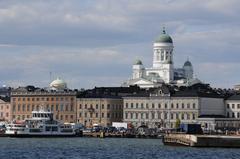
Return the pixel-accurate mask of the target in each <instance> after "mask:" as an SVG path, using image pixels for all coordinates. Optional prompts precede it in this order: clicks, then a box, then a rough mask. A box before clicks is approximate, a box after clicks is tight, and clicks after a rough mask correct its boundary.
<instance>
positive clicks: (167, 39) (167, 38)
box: [155, 28, 173, 43]
mask: <svg viewBox="0 0 240 159" xmlns="http://www.w3.org/2000/svg"><path fill="white" fill-rule="evenodd" d="M155 42H156V43H173V40H172V38H171V37H170V36H169V35H168V34H166V31H165V29H164V28H163V31H162V34H161V35H160V36H159V37H158V38H157V39H156V40H155Z"/></svg>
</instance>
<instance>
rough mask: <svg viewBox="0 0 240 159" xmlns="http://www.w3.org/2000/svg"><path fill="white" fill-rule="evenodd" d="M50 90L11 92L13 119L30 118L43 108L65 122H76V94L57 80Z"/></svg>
mask: <svg viewBox="0 0 240 159" xmlns="http://www.w3.org/2000/svg"><path fill="white" fill-rule="evenodd" d="M50 86H51V87H50V88H49V89H41V88H35V87H33V86H28V87H20V88H17V89H14V90H12V92H11V108H12V109H11V114H12V116H11V119H15V120H24V119H25V118H30V117H31V113H32V111H33V110H39V109H40V108H41V107H43V108H44V109H47V110H51V111H53V112H54V117H55V119H57V120H61V121H63V122H76V92H75V91H71V90H69V89H67V87H66V83H65V82H64V81H63V80H60V79H57V80H54V81H53V82H52V83H51V84H50Z"/></svg>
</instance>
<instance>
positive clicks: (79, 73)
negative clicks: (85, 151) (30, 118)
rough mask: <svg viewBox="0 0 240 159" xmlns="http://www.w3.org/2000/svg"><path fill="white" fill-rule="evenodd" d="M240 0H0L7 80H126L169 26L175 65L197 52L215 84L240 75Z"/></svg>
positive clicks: (2, 68)
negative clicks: (138, 60) (162, 30)
mask: <svg viewBox="0 0 240 159" xmlns="http://www.w3.org/2000/svg"><path fill="white" fill-rule="evenodd" d="M239 11H240V1H239V0H221V1H219V0H201V1H199V0H149V1H146V0H101V1H100V0H98V1H97V0H81V1H79V0H48V1H32V0H21V1H19V0H0V55H1V58H0V84H1V85H3V84H5V85H8V86H13V87H17V86H25V85H36V86H40V87H45V86H48V84H49V82H50V81H51V80H50V75H49V74H50V72H52V78H56V77H58V76H59V77H61V78H63V79H64V80H65V81H67V83H68V85H69V87H70V88H92V87H94V86H120V84H121V83H122V82H123V81H124V80H126V79H128V78H130V76H131V67H132V63H133V62H134V61H135V60H136V59H141V60H142V61H143V63H144V65H145V66H146V67H150V66H151V65H152V55H153V52H152V45H153V41H154V40H155V39H156V38H157V36H158V35H159V34H160V33H161V28H162V26H166V28H167V32H168V33H169V34H170V35H171V36H172V38H173V41H174V46H175V48H174V49H175V50H174V66H175V67H182V65H183V63H184V61H185V60H186V59H187V58H189V59H190V60H191V62H192V64H193V66H194V72H195V75H196V76H197V78H199V79H200V80H202V81H203V82H206V83H210V84H211V85H212V86H213V87H222V88H232V87H233V85H235V84H239V83H240V74H239V69H240V53H239V50H240V45H239V44H240V27H239V26H240V17H239Z"/></svg>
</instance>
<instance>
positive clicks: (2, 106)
mask: <svg viewBox="0 0 240 159" xmlns="http://www.w3.org/2000/svg"><path fill="white" fill-rule="evenodd" d="M4 107H6V109H9V106H8V105H1V110H3V108H4Z"/></svg>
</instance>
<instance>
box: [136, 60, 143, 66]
mask: <svg viewBox="0 0 240 159" xmlns="http://www.w3.org/2000/svg"><path fill="white" fill-rule="evenodd" d="M134 65H142V61H141V60H136V61H135V63H134Z"/></svg>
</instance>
